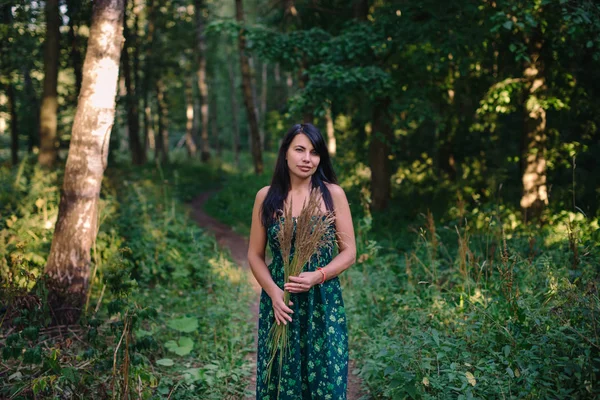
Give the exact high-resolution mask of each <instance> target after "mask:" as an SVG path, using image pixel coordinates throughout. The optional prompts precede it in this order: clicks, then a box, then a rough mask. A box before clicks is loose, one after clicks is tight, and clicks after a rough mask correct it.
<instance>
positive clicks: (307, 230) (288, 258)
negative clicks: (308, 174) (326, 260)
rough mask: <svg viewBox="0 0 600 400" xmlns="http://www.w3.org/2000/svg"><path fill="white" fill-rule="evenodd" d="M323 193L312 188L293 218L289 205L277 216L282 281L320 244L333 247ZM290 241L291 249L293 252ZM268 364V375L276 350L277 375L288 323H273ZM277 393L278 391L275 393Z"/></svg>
mask: <svg viewBox="0 0 600 400" xmlns="http://www.w3.org/2000/svg"><path fill="white" fill-rule="evenodd" d="M321 199H322V195H321V193H320V191H319V190H317V189H313V190H311V192H310V196H309V197H308V202H306V201H305V202H304V204H303V205H302V211H300V215H299V216H298V217H297V218H296V224H294V217H293V216H292V204H291V201H290V204H289V206H288V207H287V208H286V209H285V211H284V213H283V216H281V217H280V218H279V230H278V232H277V240H278V241H279V247H280V250H281V257H282V259H283V271H284V281H285V282H286V283H287V282H289V277H290V276H298V275H299V274H300V273H301V272H302V271H303V269H304V267H305V266H306V265H307V264H308V263H309V262H310V260H311V258H312V257H313V256H314V255H315V254H317V255H318V254H319V248H320V247H322V246H333V241H334V238H333V237H332V235H331V234H330V231H329V228H330V227H331V226H332V225H333V224H334V222H335V217H334V215H333V213H331V212H328V213H325V214H323V213H322V211H321ZM292 242H294V252H293V254H292ZM283 300H284V303H285V304H286V305H287V304H289V301H290V293H289V292H288V291H287V290H286V291H284V292H283ZM268 345H269V363H268V364H267V370H268V371H269V372H268V374H267V377H268V378H270V376H271V367H272V365H273V362H274V360H275V357H276V355H277V351H279V376H280V377H281V370H282V366H283V359H284V357H286V356H288V355H289V350H290V347H289V331H288V325H284V324H280V325H277V324H273V326H272V327H271V331H270V332H269V340H268ZM278 393H279V392H278Z"/></svg>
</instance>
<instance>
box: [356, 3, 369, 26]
mask: <svg viewBox="0 0 600 400" xmlns="http://www.w3.org/2000/svg"><path fill="white" fill-rule="evenodd" d="M352 8H353V11H354V18H357V19H359V20H361V21H365V22H366V21H367V18H368V16H369V1H368V0H354V3H353V4H352Z"/></svg>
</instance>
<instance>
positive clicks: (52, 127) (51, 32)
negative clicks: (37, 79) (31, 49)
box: [38, 0, 60, 167]
mask: <svg viewBox="0 0 600 400" xmlns="http://www.w3.org/2000/svg"><path fill="white" fill-rule="evenodd" d="M58 3H59V1H58V0H47V1H46V11H45V12H46V43H45V44H44V91H43V95H42V105H41V108H40V153H39V155H38V162H39V163H40V165H42V166H44V167H52V166H53V165H54V163H55V162H56V158H57V155H58V142H57V136H56V135H57V133H56V132H57V124H58V117H57V112H58V92H57V83H58V55H59V38H60V32H59V28H60V14H59V10H58Z"/></svg>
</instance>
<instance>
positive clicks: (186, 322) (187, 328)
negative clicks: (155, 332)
mask: <svg viewBox="0 0 600 400" xmlns="http://www.w3.org/2000/svg"><path fill="white" fill-rule="evenodd" d="M167 326H168V327H169V328H171V329H175V330H176V331H178V332H184V333H190V332H194V331H195V330H196V329H198V318H194V317H183V318H178V319H172V320H170V321H169V322H167Z"/></svg>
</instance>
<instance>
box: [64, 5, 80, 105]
mask: <svg viewBox="0 0 600 400" xmlns="http://www.w3.org/2000/svg"><path fill="white" fill-rule="evenodd" d="M80 8H81V2H80V1H79V0H67V17H68V18H69V34H68V35H69V36H68V37H69V45H70V57H71V64H72V66H73V72H74V74H75V104H77V96H79V92H81V67H82V59H81V58H82V57H81V51H80V49H79V38H78V36H77V29H78V26H77V22H79V13H80Z"/></svg>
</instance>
